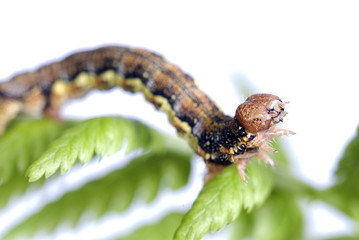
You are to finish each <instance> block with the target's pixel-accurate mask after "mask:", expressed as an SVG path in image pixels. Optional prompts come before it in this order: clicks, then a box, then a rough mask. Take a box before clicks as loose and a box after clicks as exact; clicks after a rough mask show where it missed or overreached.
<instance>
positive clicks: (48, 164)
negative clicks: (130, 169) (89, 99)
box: [27, 117, 163, 182]
mask: <svg viewBox="0 0 359 240" xmlns="http://www.w3.org/2000/svg"><path fill="white" fill-rule="evenodd" d="M123 145H125V147H126V150H127V151H132V150H134V149H136V148H142V149H149V148H151V149H152V150H153V149H159V148H161V147H162V148H163V144H162V141H161V135H160V134H158V133H157V132H156V131H154V130H152V129H150V128H149V127H147V126H145V125H143V124H141V123H140V122H138V121H135V120H129V119H123V118H119V117H100V118H94V119H90V120H87V121H84V122H82V123H81V124H78V125H76V126H75V127H73V128H71V129H68V130H67V131H66V132H65V133H64V134H63V135H62V136H60V137H59V138H58V139H57V140H56V141H54V142H53V143H52V144H51V145H50V147H49V149H48V150H47V151H46V152H45V153H44V154H43V155H42V156H41V157H40V159H38V160H37V161H36V162H34V163H33V164H32V165H31V166H30V167H29V169H28V171H27V176H28V177H29V181H30V182H32V181H36V180H38V179H39V178H41V177H42V176H45V177H46V178H47V177H49V176H51V175H52V174H54V173H55V172H56V171H57V170H58V169H59V168H60V170H61V173H64V172H67V171H68V170H69V169H70V168H71V167H72V166H73V165H74V164H75V162H76V161H80V162H81V163H82V164H85V163H87V162H88V161H90V160H91V159H92V157H93V156H94V155H100V156H101V157H103V156H105V155H111V154H113V153H114V152H116V151H118V150H119V149H120V148H121V147H122V146H123Z"/></svg>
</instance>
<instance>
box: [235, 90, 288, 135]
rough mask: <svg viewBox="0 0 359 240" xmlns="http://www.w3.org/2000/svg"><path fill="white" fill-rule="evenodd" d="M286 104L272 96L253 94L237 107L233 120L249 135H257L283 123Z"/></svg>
mask: <svg viewBox="0 0 359 240" xmlns="http://www.w3.org/2000/svg"><path fill="white" fill-rule="evenodd" d="M285 104H286V102H283V101H282V100H281V99H280V98H279V97H277V96H275V95H272V94H265V93H261V94H254V95H252V96H250V97H248V98H247V99H246V101H245V102H244V103H242V104H241V105H239V106H238V108H237V110H236V114H235V119H236V120H237V121H238V122H239V123H240V124H241V125H242V126H243V127H244V128H245V129H246V130H247V131H248V132H250V133H257V132H260V131H264V130H267V129H269V128H270V127H272V126H273V125H274V124H277V123H279V122H282V121H283V118H284V116H285V115H286V114H287V112H286V111H284V107H285Z"/></svg>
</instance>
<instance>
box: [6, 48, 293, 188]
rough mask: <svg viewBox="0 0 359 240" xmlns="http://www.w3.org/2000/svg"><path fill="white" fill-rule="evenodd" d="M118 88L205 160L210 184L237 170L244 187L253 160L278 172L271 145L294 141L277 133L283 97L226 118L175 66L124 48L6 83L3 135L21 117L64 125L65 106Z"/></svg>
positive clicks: (261, 98) (256, 102)
mask: <svg viewBox="0 0 359 240" xmlns="http://www.w3.org/2000/svg"><path fill="white" fill-rule="evenodd" d="M113 87H122V88H123V89H124V90H126V91H130V92H142V93H143V94H144V96H145V98H146V100H147V101H149V102H151V103H152V104H153V105H154V106H155V107H156V108H157V109H159V110H161V111H163V112H165V113H166V114H167V115H168V118H169V121H170V122H171V124H172V125H173V126H174V127H175V128H176V130H177V132H178V133H179V135H181V136H182V137H184V138H186V139H187V140H188V142H189V144H190V145H191V147H192V148H193V150H194V151H195V152H196V153H197V154H198V155H200V156H201V157H202V158H203V159H204V160H205V162H206V164H207V166H208V169H209V173H208V174H207V180H208V179H210V178H211V177H212V176H213V175H214V174H216V173H217V172H219V171H221V170H222V169H223V168H224V167H225V166H227V165H230V164H232V163H234V164H237V166H238V172H239V174H240V176H241V177H242V179H243V180H244V181H245V174H244V169H245V165H246V163H247V162H248V161H249V158H251V157H252V156H258V157H260V158H262V159H263V160H264V161H266V162H267V163H269V164H271V165H273V161H272V160H271V159H270V158H269V157H268V155H266V154H265V152H268V151H273V149H271V148H270V147H268V146H267V144H268V141H269V140H270V139H271V138H273V137H277V136H281V135H288V134H293V132H291V131H288V130H281V129H279V130H278V129H275V124H277V123H278V122H280V121H282V120H283V117H284V116H285V115H286V112H285V111H284V106H285V103H284V102H282V101H281V100H280V99H279V98H278V97H276V96H274V95H271V94H255V95H252V96H251V97H249V98H248V99H247V100H246V102H244V103H243V104H241V105H239V107H238V108H237V110H236V114H235V116H234V117H231V116H227V115H225V114H224V113H223V112H222V111H221V110H220V109H219V108H218V107H217V106H216V104H215V103H214V102H213V101H212V100H211V99H210V98H209V97H208V96H207V95H206V94H205V93H203V92H202V91H201V90H200V89H199V88H198V87H197V85H196V84H195V82H194V80H193V78H192V77H191V76H190V75H188V74H187V73H185V72H184V71H182V70H181V69H180V68H179V67H177V66H176V65H174V64H172V63H170V62H168V61H167V60H165V59H164V58H163V57H162V56H160V55H158V54H156V53H153V52H151V51H147V50H144V49H138V48H128V47H121V46H108V47H102V48H98V49H95V50H90V51H83V52H78V53H75V54H72V55H70V56H68V57H66V58H65V59H63V60H61V61H58V62H53V63H50V64H47V65H45V66H43V67H40V68H39V69H37V70H35V71H32V72H25V73H20V74H17V75H15V76H13V77H12V78H11V79H10V80H8V81H6V82H1V83H0V131H4V130H5V128H6V125H7V123H8V122H9V121H11V120H12V119H13V118H15V117H16V116H17V115H18V114H21V113H25V114H37V113H41V112H44V113H45V114H46V115H48V116H51V117H52V118H59V116H58V113H59V109H60V107H61V106H62V105H63V104H64V102H66V100H68V99H72V98H79V97H82V96H84V95H85V94H86V93H88V92H89V91H90V90H92V89H104V90H105V89H110V88H113Z"/></svg>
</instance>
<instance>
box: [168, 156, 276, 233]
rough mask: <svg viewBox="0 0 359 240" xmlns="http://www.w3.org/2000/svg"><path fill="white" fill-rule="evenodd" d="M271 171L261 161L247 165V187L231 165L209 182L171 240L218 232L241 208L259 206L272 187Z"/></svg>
mask: <svg viewBox="0 0 359 240" xmlns="http://www.w3.org/2000/svg"><path fill="white" fill-rule="evenodd" d="M271 171H272V169H268V168H267V166H264V164H262V163H261V162H258V161H254V160H252V162H251V163H250V164H248V167H247V173H248V174H247V175H248V181H249V183H248V184H245V183H244V182H243V181H242V180H241V179H240V178H239V176H238V173H237V170H236V168H235V166H230V167H228V168H227V169H225V170H224V171H223V172H222V173H220V174H219V175H217V176H216V177H215V178H214V179H212V180H211V181H210V182H208V183H207V184H206V185H205V186H204V187H203V189H202V191H201V192H200V194H199V196H198V197H197V199H196V201H195V202H194V204H193V206H192V208H191V209H190V210H189V211H188V212H187V214H186V215H185V216H184V218H183V220H182V222H181V225H180V226H179V228H178V229H177V231H176V234H175V238H174V239H178V240H180V239H186V240H194V239H200V238H202V237H203V236H204V235H205V234H206V233H207V232H210V231H218V230H220V229H221V228H223V227H224V226H225V225H227V224H230V223H232V222H233V221H234V220H235V219H236V218H237V217H238V216H239V214H240V212H241V211H242V209H245V210H247V211H250V210H252V209H253V208H254V207H256V206H259V205H261V204H262V203H263V201H264V200H265V199H266V198H267V196H268V194H269V192H270V190H271V188H272V173H271Z"/></svg>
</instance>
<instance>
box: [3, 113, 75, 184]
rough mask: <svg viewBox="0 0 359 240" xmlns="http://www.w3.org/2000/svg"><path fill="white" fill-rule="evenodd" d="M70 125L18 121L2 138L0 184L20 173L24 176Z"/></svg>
mask: <svg viewBox="0 0 359 240" xmlns="http://www.w3.org/2000/svg"><path fill="white" fill-rule="evenodd" d="M69 125H71V123H68V124H58V123H55V122H54V121H52V120H50V119H42V120H34V119H32V120H30V119H21V120H16V121H15V122H14V123H13V124H12V125H11V126H10V127H9V129H8V130H7V131H6V132H5V133H4V135H2V136H0V183H1V182H2V183H6V182H8V181H9V180H10V179H11V178H12V176H14V175H18V173H20V174H23V173H24V172H25V170H26V169H27V168H28V167H29V165H30V164H31V163H32V162H33V161H34V160H35V159H37V158H39V157H40V155H41V154H42V153H43V152H44V151H45V149H46V148H47V147H48V145H49V143H50V142H52V141H53V140H54V139H56V138H57V137H58V136H59V134H60V133H61V131H63V130H64V129H66V128H67V127H68V126H69ZM16 172H17V173H16Z"/></svg>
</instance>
